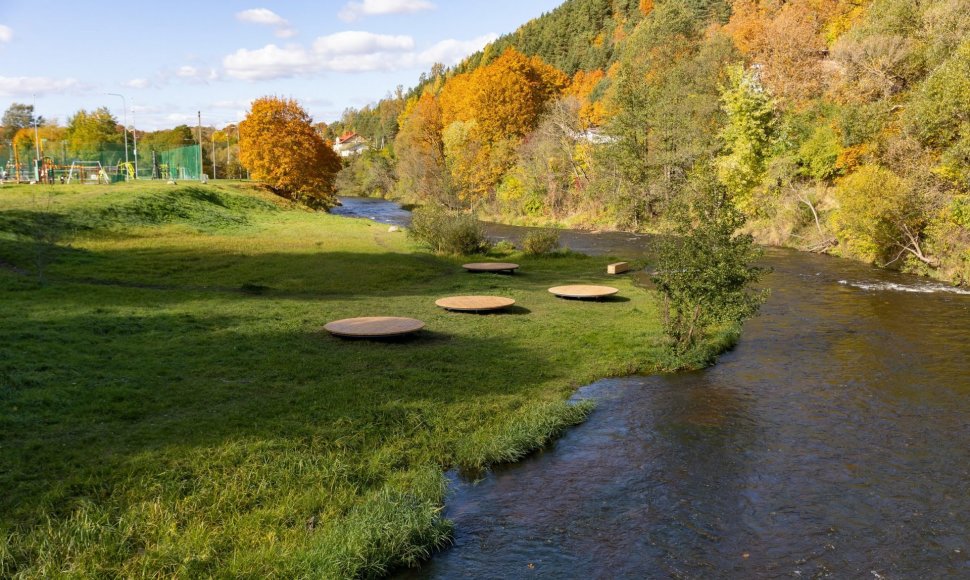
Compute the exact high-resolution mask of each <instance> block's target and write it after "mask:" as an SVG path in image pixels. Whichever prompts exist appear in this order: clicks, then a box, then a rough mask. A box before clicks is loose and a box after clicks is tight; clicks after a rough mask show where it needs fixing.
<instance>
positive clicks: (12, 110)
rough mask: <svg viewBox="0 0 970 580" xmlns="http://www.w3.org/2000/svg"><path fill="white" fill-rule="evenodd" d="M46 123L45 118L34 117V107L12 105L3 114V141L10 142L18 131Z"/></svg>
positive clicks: (20, 104)
mask: <svg viewBox="0 0 970 580" xmlns="http://www.w3.org/2000/svg"><path fill="white" fill-rule="evenodd" d="M34 123H36V124H37V125H38V126H40V125H43V124H44V123H45V121H44V118H43V117H34V106H33V105H26V104H24V103H12V104H11V105H10V106H9V107H7V110H6V111H5V112H4V113H3V122H2V124H3V139H4V140H10V139H13V136H14V135H15V134H16V133H17V131H19V130H21V129H27V128H29V127H33V126H34Z"/></svg>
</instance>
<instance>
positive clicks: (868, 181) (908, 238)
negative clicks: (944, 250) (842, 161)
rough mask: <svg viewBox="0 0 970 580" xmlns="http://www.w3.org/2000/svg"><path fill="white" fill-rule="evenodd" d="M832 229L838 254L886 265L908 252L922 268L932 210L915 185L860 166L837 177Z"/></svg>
mask: <svg viewBox="0 0 970 580" xmlns="http://www.w3.org/2000/svg"><path fill="white" fill-rule="evenodd" d="M835 196H836V199H837V200H838V201H839V209H838V211H837V212H836V214H835V220H834V221H835V231H836V235H837V236H838V238H839V242H840V245H841V246H842V247H843V248H844V253H846V254H848V255H849V256H851V257H855V258H859V259H862V260H865V261H868V262H873V263H876V264H879V265H880V266H888V265H891V264H894V263H896V262H897V261H898V260H900V259H901V258H903V257H904V256H910V257H911V258H912V259H915V260H917V261H919V262H921V263H923V264H925V265H927V266H930V267H936V266H937V265H938V260H937V259H936V258H935V257H933V256H930V255H928V254H927V252H926V248H925V240H924V229H925V228H926V226H927V223H928V221H929V219H928V218H929V213H930V212H931V210H932V207H931V203H929V200H928V199H925V198H924V196H923V195H922V192H921V190H920V188H919V187H917V186H916V184H914V183H911V182H910V181H909V180H907V179H904V178H902V177H900V176H898V175H896V173H894V172H893V171H891V170H889V169H886V168H884V167H880V166H878V165H864V166H862V167H860V168H859V169H858V171H856V172H855V173H852V174H851V175H848V176H846V177H845V178H843V179H842V180H840V181H839V183H838V186H837V187H836V190H835Z"/></svg>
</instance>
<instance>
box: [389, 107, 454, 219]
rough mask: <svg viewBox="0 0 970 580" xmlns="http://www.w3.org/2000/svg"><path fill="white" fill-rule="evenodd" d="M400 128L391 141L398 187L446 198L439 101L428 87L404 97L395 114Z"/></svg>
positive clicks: (429, 197)
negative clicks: (400, 109) (399, 109)
mask: <svg viewBox="0 0 970 580" xmlns="http://www.w3.org/2000/svg"><path fill="white" fill-rule="evenodd" d="M398 122H399V124H400V127H401V130H400V131H399V132H398V134H397V138H396V139H395V141H394V150H395V152H396V154H397V176H398V179H399V187H402V188H404V190H405V191H404V192H405V195H407V194H408V193H414V194H416V195H417V196H418V198H420V199H423V200H434V201H438V202H442V201H447V194H448V180H447V176H446V175H445V161H444V144H443V141H442V136H441V131H442V128H443V127H442V124H441V105H440V104H439V103H438V99H437V98H435V96H434V94H433V92H432V91H430V90H428V91H425V92H424V93H423V94H422V95H421V96H420V97H417V98H414V97H412V98H411V99H409V100H408V101H407V103H406V104H405V107H404V111H403V112H402V113H401V116H400V117H399V121H398Z"/></svg>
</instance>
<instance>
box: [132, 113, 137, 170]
mask: <svg viewBox="0 0 970 580" xmlns="http://www.w3.org/2000/svg"><path fill="white" fill-rule="evenodd" d="M131 138H132V139H134V140H135V179H138V132H137V131H135V105H134V102H132V105H131Z"/></svg>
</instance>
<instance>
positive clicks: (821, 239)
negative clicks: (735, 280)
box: [338, 0, 970, 283]
mask: <svg viewBox="0 0 970 580" xmlns="http://www.w3.org/2000/svg"><path fill="white" fill-rule="evenodd" d="M506 55H510V56H507V57H506ZM515 55H521V57H522V58H518V57H516V56H515ZM543 67H552V68H553V69H555V70H557V71H558V72H559V73H562V75H563V77H564V79H565V80H564V81H563V80H561V79H552V77H551V76H550V74H549V73H548V72H542V71H545V69H544V68H543ZM968 73H970V2H968V1H967V0H929V1H925V2H917V1H915V0H901V1H900V0H863V1H857V0H793V1H791V2H786V3H777V2H772V1H769V0H733V1H731V0H691V1H688V2H681V1H674V0H667V1H656V2H652V1H650V0H642V1H639V2H632V1H619V0H618V1H609V0H568V1H567V2H564V3H563V4H562V5H561V6H560V7H558V8H557V9H555V10H553V11H551V12H550V13H548V14H545V15H543V16H541V17H540V18H537V19H535V20H533V21H530V22H528V23H526V24H525V25H523V26H522V27H521V28H520V29H519V30H517V31H515V32H513V33H511V34H508V35H506V36H503V37H501V38H500V39H498V40H497V41H496V42H495V43H493V44H492V45H490V46H488V47H486V48H485V49H484V50H483V51H481V52H479V53H476V54H474V55H472V56H470V57H469V58H468V59H467V60H466V61H465V62H463V63H461V64H460V65H458V66H456V67H454V68H452V69H449V70H446V69H444V68H443V67H435V68H434V69H433V70H432V71H431V73H430V74H428V75H423V76H422V78H421V79H419V82H418V84H417V86H416V88H415V89H413V90H411V91H410V92H404V91H403V90H402V91H399V93H398V94H397V95H395V96H393V97H392V98H389V99H385V100H384V101H381V103H379V104H378V105H377V106H375V107H373V108H365V109H364V110H362V111H351V112H350V113H349V114H348V115H347V116H346V118H345V119H344V120H343V123H341V124H338V127H339V128H344V127H348V126H351V127H354V128H357V130H358V131H361V132H363V133H364V134H365V136H369V137H371V138H372V143H375V144H376V143H384V145H385V148H384V150H383V151H382V152H380V153H378V152H372V153H370V154H368V155H366V156H364V157H363V158H361V159H358V160H357V162H355V163H354V164H353V165H352V166H351V167H348V168H347V170H346V171H345V173H344V176H343V178H342V179H341V183H342V185H343V187H344V191H345V192H348V193H355V194H367V195H373V194H378V195H394V196H398V197H401V198H407V199H409V200H415V201H422V200H435V201H439V202H444V203H447V204H449V205H460V206H465V207H469V208H473V209H475V210H476V211H479V212H481V213H483V214H485V215H488V216H489V217H490V218H492V219H498V220H502V221H507V222H514V223H548V224H564V225H571V226H576V227H617V228H626V229H631V228H632V229H641V230H660V229H663V228H664V227H665V223H666V220H667V216H668V215H669V212H670V209H671V208H672V207H674V206H676V205H677V204H678V203H680V202H681V201H683V200H684V199H686V198H685V196H687V195H689V191H690V189H691V179H692V178H691V175H692V173H695V172H696V171H699V170H704V168H705V167H706V168H707V170H711V171H715V172H717V173H718V175H719V177H720V181H721V182H722V184H723V185H724V187H726V188H727V189H728V190H729V193H730V195H731V197H732V199H733V200H734V202H735V203H736V204H737V205H738V206H739V207H740V208H742V209H743V210H744V211H745V213H746V214H747V216H748V222H749V226H748V227H749V229H751V231H752V232H754V233H755V234H756V235H757V236H758V238H759V239H760V240H761V241H762V242H764V243H769V244H779V245H788V246H793V247H798V248H801V249H806V250H812V251H820V252H829V253H834V254H838V255H841V256H845V257H850V258H855V259H860V260H864V261H867V262H871V263H874V264H877V265H880V266H886V267H892V268H901V269H904V270H908V271H913V272H918V273H922V274H927V275H931V276H935V277H938V278H941V279H944V280H949V281H952V282H957V283H964V282H967V281H968V280H970V253H968V248H970V219H968V218H967V216H968V215H970V210H968V207H970V201H968V193H970V129H968V127H970V83H968V81H967V78H970V74H968ZM530 99H531V100H530ZM536 102H540V103H541V107H538V108H537V107H536V106H534V103H536ZM456 103H457V104H456ZM503 103H508V104H509V105H510V106H511V107H512V109H515V110H521V111H530V113H529V114H528V115H524V116H521V115H520V117H521V118H519V119H517V120H516V123H517V124H516V125H515V126H514V127H513V126H504V127H502V128H501V130H502V131H503V133H501V134H500V133H497V132H496V131H495V127H491V128H490V127H489V123H490V122H491V121H489V119H488V115H489V111H493V110H499V109H501V106H502V104H503ZM455 111H472V112H473V113H465V112H459V113H455ZM476 111H477V112H476ZM535 111H539V112H538V113H531V112H535ZM378 113H379V114H378ZM378 117H379V118H380V119H381V122H380V123H375V122H374V119H375V118H378ZM375 127H376V129H375ZM378 137H379V138H378Z"/></svg>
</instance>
